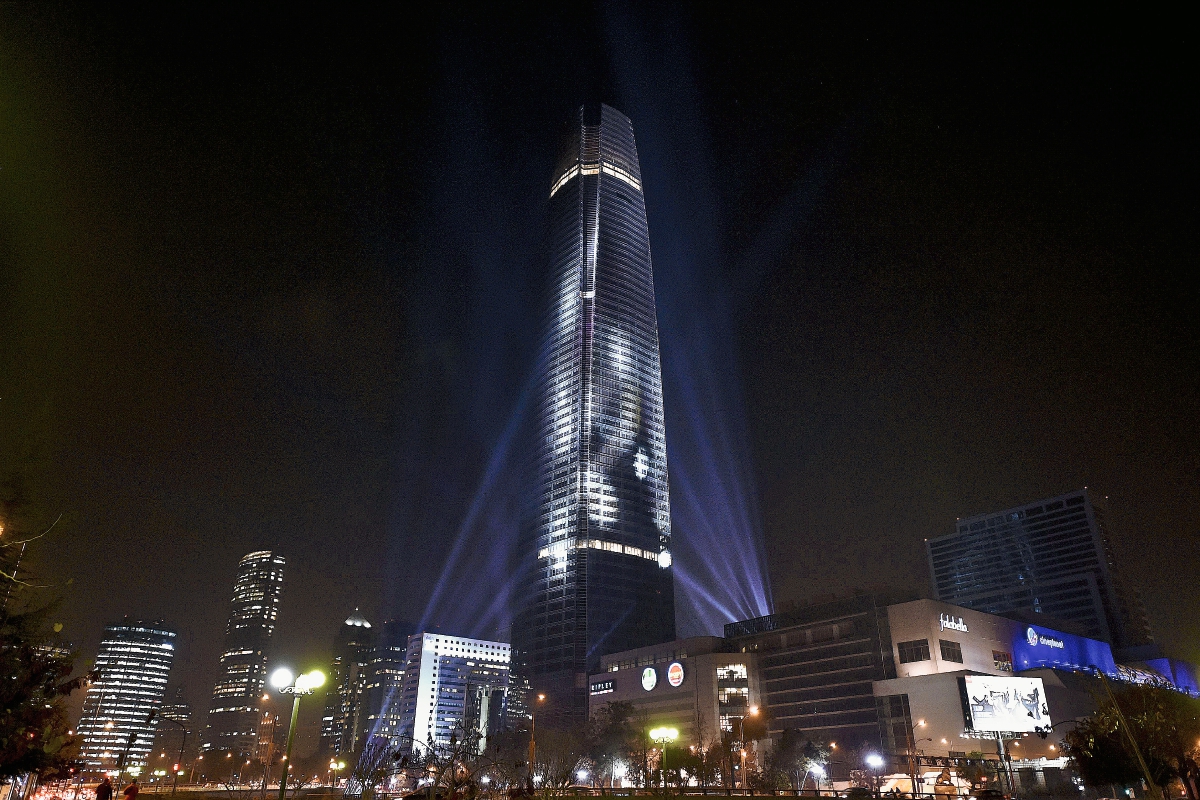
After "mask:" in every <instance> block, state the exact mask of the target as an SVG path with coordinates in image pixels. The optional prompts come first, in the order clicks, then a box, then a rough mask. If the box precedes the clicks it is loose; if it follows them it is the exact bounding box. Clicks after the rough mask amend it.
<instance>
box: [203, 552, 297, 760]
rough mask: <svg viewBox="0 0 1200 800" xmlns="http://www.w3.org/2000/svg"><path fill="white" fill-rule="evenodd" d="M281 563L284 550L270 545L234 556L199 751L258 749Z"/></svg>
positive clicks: (246, 752) (249, 754)
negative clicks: (226, 611) (227, 611)
mask: <svg viewBox="0 0 1200 800" xmlns="http://www.w3.org/2000/svg"><path fill="white" fill-rule="evenodd" d="M283 566H284V560H283V556H281V555H278V554H276V553H272V552H271V551H269V550H260V551H257V552H254V553H248V554H247V555H245V556H243V557H242V560H241V561H240V562H238V573H237V580H236V581H235V582H234V585H233V608H232V610H231V611H230V614H229V622H228V624H226V626H225V647H224V649H223V650H222V652H221V661H220V664H221V667H220V677H219V678H218V679H217V683H216V685H215V686H214V687H213V693H212V705H211V706H210V708H209V711H208V723H207V725H206V726H205V729H204V736H203V739H202V744H201V746H200V749H201V751H202V752H206V753H207V752H209V751H215V750H225V751H229V752H231V753H233V754H234V755H236V756H238V757H244V758H253V757H254V756H255V755H256V754H257V752H258V749H259V748H258V727H259V723H260V719H259V715H260V713H261V711H262V708H261V705H262V694H263V688H264V687H265V686H266V680H267V647H268V645H269V644H270V641H271V634H272V633H274V632H275V620H276V619H277V618H278V616H279V597H280V594H281V593H282V592H283ZM239 763H240V762H239Z"/></svg>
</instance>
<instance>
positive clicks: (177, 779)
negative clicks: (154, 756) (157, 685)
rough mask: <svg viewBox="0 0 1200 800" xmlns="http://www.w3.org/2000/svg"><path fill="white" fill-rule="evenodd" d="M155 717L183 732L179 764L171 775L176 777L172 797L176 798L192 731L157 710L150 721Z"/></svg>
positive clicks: (151, 713)
mask: <svg viewBox="0 0 1200 800" xmlns="http://www.w3.org/2000/svg"><path fill="white" fill-rule="evenodd" d="M155 716H157V717H158V718H159V720H161V721H162V722H169V723H171V724H172V725H178V726H179V730H181V731H183V741H181V742H180V743H179V763H178V764H176V765H175V769H173V770H171V774H172V775H173V776H174V777H172V778H171V797H174V796H175V787H176V786H178V785H179V773H180V771H182V770H183V748H185V747H187V737H188V734H189V733H191V731H189V730H188V729H187V726H186V725H184V724H183V723H182V722H180V721H179V720H177V719H171V718H170V717H164V716H163V715H162V714H159V713H158V710H157V709H155V710H154V711H151V712H150V719H153V718H154V717H155ZM163 755H164V756H165V755H166V753H163Z"/></svg>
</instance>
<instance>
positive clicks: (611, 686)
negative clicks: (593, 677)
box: [592, 680, 617, 694]
mask: <svg viewBox="0 0 1200 800" xmlns="http://www.w3.org/2000/svg"><path fill="white" fill-rule="evenodd" d="M616 688H617V682H616V681H613V680H608V681H597V682H596V683H593V684H592V694H608V693H609V692H614V691H616Z"/></svg>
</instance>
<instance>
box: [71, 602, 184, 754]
mask: <svg viewBox="0 0 1200 800" xmlns="http://www.w3.org/2000/svg"><path fill="white" fill-rule="evenodd" d="M174 663H175V631H174V630H172V629H170V628H168V627H167V626H165V625H164V624H163V623H162V622H161V621H154V622H143V621H140V620H139V621H136V622H130V621H125V622H123V623H121V624H120V625H109V626H108V627H106V628H105V629H104V639H103V641H101V642H100V652H99V654H98V655H97V656H96V666H95V669H96V671H97V672H98V673H99V677H98V678H97V679H96V680H95V681H94V682H93V683H92V684H91V685H90V686H89V687H88V690H87V695H86V696H85V698H84V701H83V716H82V717H80V720H79V726H78V730H79V736H80V738H81V739H82V745H81V747H80V750H79V758H80V760H82V761H83V763H84V765H85V769H86V770H87V771H88V772H89V773H90V774H96V773H99V772H111V771H115V770H119V769H123V770H125V771H126V772H132V773H133V774H137V773H138V772H140V771H141V769H142V768H143V767H144V766H145V765H146V760H147V757H148V756H149V755H150V752H151V749H152V747H153V744H154V735H155V727H156V725H157V720H155V719H152V714H153V715H157V713H158V712H159V710H160V709H161V708H162V705H163V697H164V695H165V694H166V691H167V679H168V678H169V677H170V674H171V666H172V665H173V664H174Z"/></svg>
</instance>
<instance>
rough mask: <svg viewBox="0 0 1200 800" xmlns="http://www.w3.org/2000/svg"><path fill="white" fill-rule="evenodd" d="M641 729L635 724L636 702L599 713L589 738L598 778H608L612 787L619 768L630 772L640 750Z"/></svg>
mask: <svg viewBox="0 0 1200 800" xmlns="http://www.w3.org/2000/svg"><path fill="white" fill-rule="evenodd" d="M638 735H639V733H638V730H637V728H636V727H635V725H634V708H633V704H632V703H626V702H611V703H605V705H604V707H603V708H601V709H600V711H599V712H597V714H596V717H595V719H593V720H592V724H591V730H590V732H589V736H588V753H587V754H588V756H589V757H590V758H591V760H592V762H593V763H594V764H595V765H596V772H597V775H596V777H597V778H598V779H600V780H601V781H602V780H603V776H604V775H606V774H607V775H608V785H609V786H610V787H611V786H613V785H614V783H615V780H616V774H615V773H616V772H617V766H618V765H622V766H624V767H625V769H626V770H628V769H629V764H630V762H631V761H633V759H634V753H635V751H636V750H637V739H638Z"/></svg>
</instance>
